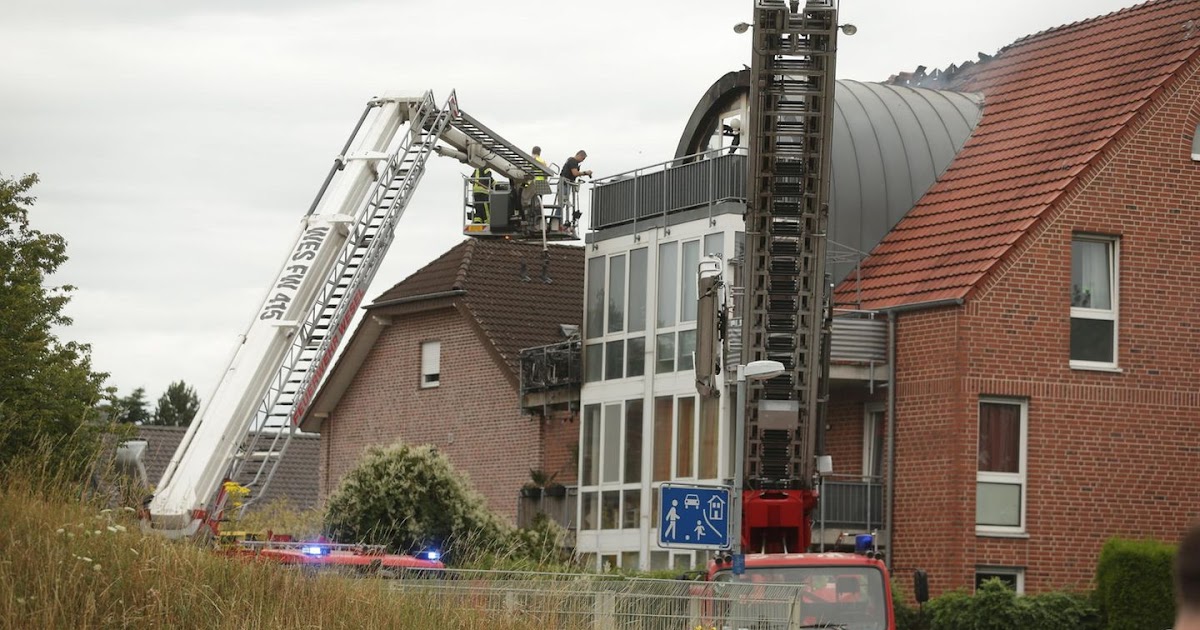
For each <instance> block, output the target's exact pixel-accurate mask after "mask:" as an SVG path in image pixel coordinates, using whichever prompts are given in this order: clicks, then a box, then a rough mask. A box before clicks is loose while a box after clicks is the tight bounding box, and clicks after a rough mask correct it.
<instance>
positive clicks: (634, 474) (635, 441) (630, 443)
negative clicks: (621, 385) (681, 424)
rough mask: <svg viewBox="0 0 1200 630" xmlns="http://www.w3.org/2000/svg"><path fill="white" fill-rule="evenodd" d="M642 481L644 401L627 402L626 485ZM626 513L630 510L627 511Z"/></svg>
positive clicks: (637, 399) (638, 399)
mask: <svg viewBox="0 0 1200 630" xmlns="http://www.w3.org/2000/svg"><path fill="white" fill-rule="evenodd" d="M641 480H642V399H641V398H635V399H633V400H628V401H625V483H637V482H639V481H641ZM625 510H626V512H628V511H629V508H626V509H625Z"/></svg>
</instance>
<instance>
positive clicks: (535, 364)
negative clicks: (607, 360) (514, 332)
mask: <svg viewBox="0 0 1200 630" xmlns="http://www.w3.org/2000/svg"><path fill="white" fill-rule="evenodd" d="M581 348H582V346H581V344H580V341H579V340H578V339H574V340H571V341H564V342H561V343H554V344H550V345H547V346H537V347H535V348H526V349H524V350H522V351H521V357H520V362H521V395H522V396H523V395H525V394H528V393H531V392H541V391H547V390H551V389H557V388H561V387H572V386H575V387H578V386H579V385H581V384H582V383H583V364H582V351H581Z"/></svg>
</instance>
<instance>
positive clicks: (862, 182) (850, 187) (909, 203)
mask: <svg viewBox="0 0 1200 630" xmlns="http://www.w3.org/2000/svg"><path fill="white" fill-rule="evenodd" d="M834 107H835V110H834V116H833V156H832V157H833V163H832V169H831V170H832V178H833V182H832V185H833V187H832V190H831V191H830V201H829V206H830V217H829V240H830V241H831V242H830V252H831V254H832V255H833V256H834V259H833V260H832V261H831V262H833V266H834V279H835V280H840V279H841V278H843V277H845V275H846V273H847V272H849V271H850V270H851V269H853V266H854V265H853V263H852V262H850V261H851V260H852V259H856V257H855V256H854V255H853V253H854V252H855V251H857V252H868V251H870V250H871V248H873V247H875V245H876V244H878V243H879V241H880V240H881V239H882V238H883V236H884V235H885V234H887V233H888V232H889V231H890V230H891V229H892V226H894V225H895V224H896V223H897V222H898V221H900V219H901V218H903V217H904V215H905V214H906V213H907V212H908V211H909V209H911V208H912V207H913V206H914V205H916V203H917V201H918V200H920V199H921V197H922V196H923V195H924V194H925V191H927V190H929V188H930V187H931V186H933V184H934V182H936V181H937V178H938V176H939V175H941V174H942V172H943V171H945V170H946V167H948V166H949V165H950V162H951V161H953V159H954V156H955V154H957V153H958V151H959V150H960V149H962V147H963V144H964V143H966V141H967V138H969V137H970V136H971V132H972V131H973V130H974V129H975V125H977V124H978V123H979V119H980V116H981V115H982V113H983V97H982V96H981V95H979V94H971V93H962V92H949V91H943V90H930V89H925V88H910V87H905V86H899V85H884V84H880V83H862V82H859V81H838V85H837V91H836V92H835V97H834ZM839 253H845V254H847V255H844V256H838V254H839ZM843 261H845V262H843Z"/></svg>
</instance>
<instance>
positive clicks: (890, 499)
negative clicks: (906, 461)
mask: <svg viewBox="0 0 1200 630" xmlns="http://www.w3.org/2000/svg"><path fill="white" fill-rule="evenodd" d="M963 303H964V300H963V299H962V298H947V299H942V300H929V301H927V302H914V303H912V304H901V305H899V306H893V307H891V308H881V309H876V310H877V311H878V312H880V313H887V316H888V327H887V363H888V368H889V369H888V382H887V423H888V433H887V462H888V464H887V482H886V483H885V484H884V498H885V500H884V512H883V527H884V530H886V531H887V535H888V541H887V549H888V551H887V555H886V556H884V562H885V563H886V564H887V568H888V570H891V569H892V561H893V560H894V559H895V557H896V548H895V547H894V546H893V545H892V541H893V540H894V538H895V532H894V527H893V525H894V521H895V515H896V424H897V422H896V320H897V319H898V317H897V316H898V315H899V314H900V313H911V312H913V311H922V310H929V309H935V308H942V307H946V306H962V305H963Z"/></svg>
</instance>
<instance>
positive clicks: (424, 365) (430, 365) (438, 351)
mask: <svg viewBox="0 0 1200 630" xmlns="http://www.w3.org/2000/svg"><path fill="white" fill-rule="evenodd" d="M431 376H432V377H433V380H430V378H429V377H431ZM441 383H442V342H440V341H423V342H421V389H430V388H433V387H437V386H439V385H441Z"/></svg>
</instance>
